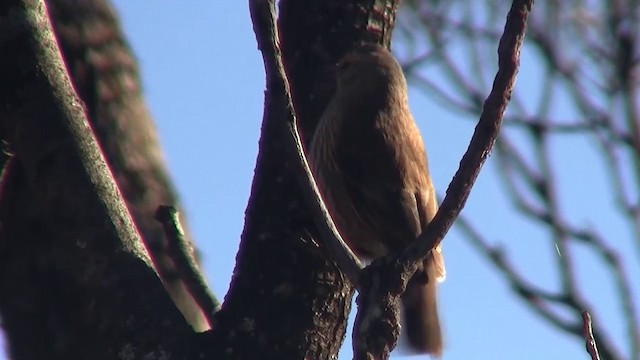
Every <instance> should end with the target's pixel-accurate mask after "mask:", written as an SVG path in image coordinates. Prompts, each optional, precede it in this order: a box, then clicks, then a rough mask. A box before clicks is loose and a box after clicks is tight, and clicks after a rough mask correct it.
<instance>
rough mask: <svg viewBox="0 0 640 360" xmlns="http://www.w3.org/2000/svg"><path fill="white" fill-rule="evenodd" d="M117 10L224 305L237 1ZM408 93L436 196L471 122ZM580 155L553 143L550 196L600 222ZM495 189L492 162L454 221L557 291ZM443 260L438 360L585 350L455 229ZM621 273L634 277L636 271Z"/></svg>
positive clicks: (254, 122)
mask: <svg viewBox="0 0 640 360" xmlns="http://www.w3.org/2000/svg"><path fill="white" fill-rule="evenodd" d="M115 5H116V8H117V9H118V10H119V12H120V15H121V20H122V25H123V27H124V30H125V32H126V34H127V37H128V39H129V41H130V43H131V45H132V47H133V50H134V52H135V54H136V55H137V58H138V60H139V64H140V67H141V70H142V78H143V84H144V91H145V95H146V99H147V101H148V105H149V107H150V109H151V112H152V114H153V116H154V118H155V120H156V122H157V127H158V130H159V132H160V137H161V140H162V143H163V146H164V149H165V154H166V158H167V161H168V164H169V167H170V169H171V173H172V175H173V179H174V182H175V184H176V187H177V189H178V191H179V192H180V195H181V198H182V201H183V204H184V206H185V207H186V209H187V214H186V215H187V217H188V222H189V225H190V228H191V231H192V233H193V234H194V236H195V239H196V240H197V242H198V245H199V248H200V250H201V251H202V255H203V264H204V268H205V269H206V273H207V276H208V279H209V282H210V284H211V286H212V288H213V290H214V292H215V293H216V294H217V295H218V296H219V297H220V298H222V297H223V296H224V294H225V292H226V291H227V289H228V286H229V281H230V278H231V273H232V270H233V266H234V259H235V255H236V252H237V249H238V244H239V238H240V233H241V231H242V226H243V222H244V210H245V207H246V204H247V199H248V195H249V190H250V185H251V181H252V177H253V170H254V166H255V158H256V155H257V146H258V138H259V130H260V123H261V119H262V104H263V90H264V73H263V67H262V62H261V57H260V53H259V51H258V50H257V48H256V43H255V38H254V35H253V32H252V26H251V22H250V19H249V13H248V8H247V2H246V1H221V0H217V1H203V0H192V1H189V2H182V3H177V2H169V1H166V2H162V1H158V2H153V3H152V2H149V1H125V0H117V1H115ZM529 55H530V54H527V53H525V54H524V62H523V67H522V69H521V75H520V78H519V80H518V84H517V86H518V89H522V88H530V87H531V88H535V87H536V86H539V85H536V77H535V76H531V75H530V76H527V73H528V72H529V73H531V72H532V71H533V70H528V68H527V66H528V65H530V66H531V67H534V66H535V65H534V62H533V61H528V60H527V57H528V56H529ZM529 60H531V59H529ZM433 76H438V74H433ZM488 90H489V89H486V93H488ZM410 98H411V100H410V101H411V106H412V110H413V114H414V117H415V118H416V121H417V123H418V125H419V126H420V128H421V129H422V133H423V138H424V140H425V143H426V147H427V151H428V154H429V165H430V169H431V173H432V176H433V179H434V183H435V185H436V189H438V192H439V193H444V190H445V189H446V187H447V185H448V183H449V181H450V179H451V177H452V176H453V174H454V172H455V170H456V169H457V167H458V163H459V160H460V157H461V156H462V154H463V153H464V151H465V150H466V146H467V144H468V140H469V139H470V137H471V134H472V131H473V126H474V123H473V122H472V121H469V120H464V119H462V118H460V117H459V116H456V115H452V114H451V113H450V112H448V109H447V108H446V107H443V106H442V104H439V103H438V102H437V101H436V100H435V99H430V98H428V97H427V96H425V95H424V94H422V93H420V92H418V91H416V90H413V89H412V90H411V91H410ZM591 148H592V146H591V145H590V144H588V143H584V141H583V140H580V139H568V140H562V141H559V142H558V144H557V145H555V147H554V149H556V150H557V156H556V157H554V160H557V161H558V162H559V163H560V164H561V167H562V169H563V171H562V173H561V174H560V175H561V177H562V179H561V180H560V184H561V185H560V187H561V190H562V191H565V190H566V191H567V193H570V194H571V195H570V196H568V197H567V199H568V200H567V203H566V204H563V206H566V207H567V209H569V211H568V212H569V213H570V214H571V216H572V219H577V221H582V222H585V221H586V222H590V221H594V222H596V223H597V222H598V221H600V220H601V219H602V216H601V214H600V213H601V212H593V211H591V209H594V208H595V209H601V208H603V207H606V208H607V209H611V208H612V205H611V203H610V201H609V200H608V199H606V198H602V199H601V198H598V197H596V196H593V191H592V189H593V188H594V187H596V186H602V183H603V182H605V178H604V176H602V175H598V174H601V173H602V171H604V168H602V169H600V170H596V171H593V167H594V166H597V165H591V164H592V163H591V162H590V161H589V159H590V157H592V156H595V155H594V154H591V155H589V154H586V155H585V159H586V160H585V161H583V162H576V161H575V160H573V158H572V157H571V154H573V152H575V151H582V152H586V153H588V152H589V151H591V152H592V153H593V151H592V150H589V149H591ZM581 172H584V173H587V174H595V175H590V176H586V177H585V176H581V177H580V178H579V180H578V178H577V176H578V175H576V174H580V173H581ZM565 175H566V176H565ZM501 186H502V185H501V183H500V182H499V181H498V180H497V177H496V172H495V164H494V162H493V161H492V159H491V158H490V159H489V161H488V162H487V164H486V166H485V168H484V170H483V172H482V174H481V176H480V178H479V179H478V182H477V185H476V187H475V188H474V190H473V192H472V195H471V197H470V199H469V201H468V204H467V207H466V208H465V210H464V213H465V214H467V216H468V217H469V218H470V219H471V220H472V221H473V222H474V223H476V224H481V225H482V227H481V229H482V231H483V232H484V233H485V234H486V235H487V236H488V237H489V238H491V239H492V240H493V241H495V243H496V244H509V245H512V246H510V247H508V254H509V256H511V257H512V260H513V261H514V262H515V263H517V264H518V266H519V268H520V269H521V273H522V274H523V276H525V277H526V278H528V279H532V280H535V281H536V283H540V284H543V285H548V286H549V287H550V288H553V287H554V286H556V285H557V284H556V283H557V280H556V277H555V275H554V273H553V270H552V269H553V266H554V265H553V264H554V262H553V258H552V256H554V252H555V249H553V248H552V247H550V246H549V243H548V242H547V241H543V240H540V241H536V239H539V238H540V239H541V238H543V237H546V236H547V234H546V232H545V231H544V230H543V229H540V228H536V227H534V226H532V225H530V224H528V223H526V222H523V221H522V220H520V219H518V218H517V217H515V216H513V215H512V214H511V213H512V212H513V211H514V210H513V209H511V208H510V207H509V206H508V203H507V202H506V197H505V195H504V194H503V193H502V192H501V191H500V188H501ZM611 211H616V210H615V209H612V210H611ZM606 213H608V211H605V214H606ZM608 219H609V218H608V217H607V216H606V215H605V217H604V220H603V221H605V224H604V225H605V228H606V229H607V231H609V230H611V231H612V233H608V232H607V233H606V234H607V235H617V231H616V230H615V229H617V228H618V227H617V224H616V223H615V220H614V219H611V220H608ZM609 225H610V226H609ZM623 236H626V235H623ZM627 237H628V236H627ZM629 248H630V247H629ZM444 251H445V257H446V261H447V281H446V282H445V283H444V284H442V286H441V287H440V289H441V292H440V311H441V314H442V315H441V316H442V321H443V324H444V330H445V334H446V337H445V352H444V359H471V358H474V359H497V360H500V359H522V360H527V359H536V360H537V359H587V358H588V355H587V354H586V353H585V351H584V344H583V343H582V342H580V341H578V340H576V339H574V338H572V337H570V336H568V335H565V334H563V333H560V332H558V331H556V330H554V329H552V328H551V327H549V326H547V325H546V324H545V323H543V322H542V321H541V320H538V319H536V317H535V315H534V314H533V313H532V312H531V311H529V310H528V309H527V308H526V307H525V306H524V305H522V304H521V303H520V302H519V301H517V300H514V298H513V296H512V293H511V292H510V290H509V288H508V286H507V285H506V283H505V282H504V281H503V280H502V278H501V277H500V276H499V275H498V274H496V273H495V272H494V271H493V270H492V269H490V268H489V266H488V265H487V264H486V263H485V261H484V260H483V259H482V258H480V257H479V256H478V255H477V254H476V253H475V252H474V250H473V249H472V248H471V247H470V246H469V245H468V244H467V243H466V242H465V241H464V240H463V239H462V238H461V237H460V233H459V232H458V231H456V230H453V231H451V232H450V233H449V235H448V236H447V237H446V239H445V242H444ZM576 251H578V252H581V251H582V250H581V249H576ZM582 253H585V252H584V251H582ZM589 256H590V255H588V254H586V253H585V255H584V256H582V257H579V259H580V261H579V262H581V263H582V264H583V265H581V266H582V267H581V269H583V270H584V271H583V272H581V273H580V274H581V275H580V277H581V278H584V279H586V280H587V282H589V281H591V280H593V279H596V281H595V283H597V285H592V286H587V287H585V291H584V292H585V297H587V298H589V299H591V300H592V303H594V304H596V305H597V306H598V309H601V310H602V313H600V314H599V315H601V316H603V317H605V318H606V321H607V323H609V324H610V326H609V328H611V330H612V331H614V332H613V335H614V337H616V336H617V337H622V336H624V328H623V326H622V323H621V321H620V313H619V305H618V304H617V303H616V302H615V301H614V300H615V297H614V293H612V292H611V291H612V286H611V285H610V280H609V278H608V277H604V276H603V275H601V274H599V273H598V272H597V271H593V270H592V269H593V268H594V264H595V260H594V259H593V257H592V256H591V258H590V257H589ZM628 267H629V268H630V269H633V272H634V274H635V278H638V275H640V274H639V273H638V268H639V267H638V264H637V263H634V264H631V263H630V264H629V266H628ZM592 282H593V281H592ZM636 291H637V289H636ZM352 318H353V316H352ZM349 331H350V330H349ZM350 337H351V336H350V333H349V334H347V338H346V341H345V345H344V347H343V350H342V351H341V353H340V359H350V358H351V344H350ZM618 343H620V342H618ZM395 358H398V359H400V358H404V357H402V356H399V355H396V356H395Z"/></svg>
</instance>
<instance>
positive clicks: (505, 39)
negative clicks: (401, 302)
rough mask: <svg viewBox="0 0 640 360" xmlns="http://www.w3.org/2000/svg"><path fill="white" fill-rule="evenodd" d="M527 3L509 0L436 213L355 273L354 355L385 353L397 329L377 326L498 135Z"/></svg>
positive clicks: (389, 315) (449, 220)
mask: <svg viewBox="0 0 640 360" xmlns="http://www.w3.org/2000/svg"><path fill="white" fill-rule="evenodd" d="M531 6H532V1H531V0H529V1H519V0H515V1H514V2H513V3H512V6H511V10H510V11H509V14H508V16H507V22H506V25H505V29H504V34H503V36H502V38H501V40H500V45H499V47H498V66H499V68H498V73H497V75H496V77H495V80H494V83H493V89H492V91H491V93H490V94H489V96H488V98H487V100H486V101H485V103H484V108H483V111H482V115H481V116H480V120H479V122H478V125H477V126H476V130H475V132H474V135H473V137H472V139H471V142H470V144H469V148H468V149H467V152H466V153H465V155H464V156H463V158H462V160H461V162H460V167H459V169H458V171H457V172H456V175H455V176H454V178H453V180H452V181H451V184H450V185H449V188H448V189H447V194H446V196H445V199H444V201H443V203H442V204H441V206H440V209H439V210H438V213H437V214H436V216H435V217H434V219H433V220H432V221H431V222H430V223H429V225H428V226H427V227H426V229H425V231H424V232H423V233H422V234H421V235H420V236H419V237H418V238H417V239H416V240H415V241H414V242H413V243H412V244H411V245H410V246H409V247H408V248H407V249H405V250H404V251H403V252H402V253H401V254H400V255H396V256H390V257H386V258H383V259H382V260H381V261H374V263H373V264H372V265H371V266H370V267H368V268H366V269H365V271H364V273H363V275H362V277H361V279H362V283H361V284H362V289H363V290H362V292H361V293H360V295H359V296H358V305H359V311H358V316H357V318H356V328H355V329H354V336H355V338H354V352H355V353H356V358H358V359H372V358H374V359H386V358H387V357H388V356H389V351H390V350H391V349H392V348H393V347H394V346H395V342H396V341H397V331H394V330H391V331H388V332H383V333H382V336H383V337H385V339H384V340H386V341H381V334H380V332H377V331H380V330H382V331H384V330H386V329H389V326H391V327H394V326H397V325H396V324H397V318H398V313H397V303H398V296H399V294H401V293H402V291H404V288H405V287H406V284H407V282H408V280H409V278H410V277H411V275H412V274H413V273H414V272H415V271H416V269H417V267H418V264H419V263H420V262H421V261H422V259H424V257H426V256H427V254H428V253H429V251H431V249H433V248H434V247H435V246H437V245H438V244H439V242H440V241H441V240H442V238H443V237H444V235H445V234H446V232H447V230H448V229H449V228H450V227H451V225H452V224H453V221H454V220H455V219H456V217H457V216H458V214H459V213H460V211H461V210H462V208H463V206H464V204H465V201H466V199H467V197H468V196H469V193H470V191H471V187H472V185H473V182H474V181H475V179H476V177H477V176H478V173H479V171H480V168H481V166H482V164H483V163H484V161H485V160H486V158H487V156H488V155H489V153H490V150H491V147H492V146H493V143H494V142H495V139H496V138H497V136H498V133H499V130H500V124H501V121H502V116H503V114H504V111H505V109H506V106H507V103H508V101H509V99H510V98H511V93H512V91H513V86H514V83H515V78H516V74H517V71H518V65H519V59H520V48H521V46H522V42H523V40H524V32H525V29H526V20H527V17H528V15H529V11H530V10H531ZM389 274H391V275H389ZM388 304H390V306H388ZM382 305H385V306H382ZM376 330H377V331H376Z"/></svg>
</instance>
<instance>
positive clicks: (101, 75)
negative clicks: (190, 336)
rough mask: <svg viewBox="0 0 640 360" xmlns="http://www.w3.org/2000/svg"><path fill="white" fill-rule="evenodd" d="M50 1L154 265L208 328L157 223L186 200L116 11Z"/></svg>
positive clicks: (90, 114) (200, 326) (74, 76)
mask: <svg viewBox="0 0 640 360" xmlns="http://www.w3.org/2000/svg"><path fill="white" fill-rule="evenodd" d="M45 2H46V4H47V7H48V10H49V16H50V20H51V23H52V25H53V30H54V32H55V34H56V39H57V40H58V46H59V47H60V51H61V53H62V57H63V59H64V61H65V64H66V67H67V71H68V73H69V76H70V77H71V81H72V84H73V87H74V89H75V90H76V93H77V94H78V97H80V99H81V100H82V101H83V103H84V105H85V111H86V115H87V118H88V120H89V123H90V124H91V128H92V130H93V133H94V136H95V137H96V140H97V141H98V144H99V145H100V149H101V150H102V152H103V155H104V157H105V159H106V161H107V164H108V166H109V169H110V170H111V173H112V175H113V177H114V179H115V181H116V184H117V185H118V189H119V190H120V193H121V194H122V197H123V198H124V201H125V204H126V206H127V209H129V212H130V213H131V217H132V218H133V221H134V223H135V225H136V228H137V229H138V231H139V232H140V236H141V237H142V240H143V241H144V244H145V247H146V248H147V250H148V251H149V254H150V256H151V260H152V261H153V265H154V267H155V268H156V271H157V272H158V274H159V275H160V278H161V279H162V282H163V284H164V285H165V288H166V289H167V291H168V292H169V295H170V296H171V298H172V299H173V301H174V302H175V303H176V306H178V308H179V309H180V311H181V312H182V313H183V315H184V316H185V318H186V319H187V321H188V322H189V323H190V324H191V326H192V327H193V328H194V329H195V330H196V331H204V330H206V329H208V328H209V326H208V324H207V322H206V319H205V318H204V316H203V314H202V312H201V311H200V308H199V307H198V306H197V304H196V303H195V302H194V299H193V298H192V297H191V295H190V294H189V292H188V291H187V289H186V286H185V284H184V283H183V282H182V280H181V279H180V278H179V276H178V274H177V271H176V269H175V267H174V264H173V262H172V260H171V258H170V256H169V255H168V244H167V242H166V239H165V237H164V232H163V230H162V227H161V226H160V224H159V223H158V222H157V221H155V220H154V214H155V212H156V209H157V208H158V206H160V205H161V204H177V205H176V206H178V208H180V206H179V204H180V201H179V199H178V196H177V194H176V192H175V191H174V189H173V184H172V182H171V178H170V176H169V172H168V169H167V167H166V165H165V160H164V156H163V152H162V149H161V146H160V141H159V139H158V135H157V131H156V128H155V124H154V122H153V119H152V116H151V114H150V113H149V110H148V108H147V105H146V102H145V99H144V97H143V93H142V85H141V79H140V76H139V70H138V64H137V62H136V59H135V56H134V54H133V52H132V50H131V49H130V47H129V44H128V43H127V41H126V39H125V37H124V34H123V33H122V30H121V26H120V23H119V21H118V17H117V13H116V11H115V9H114V8H113V6H112V5H111V4H110V2H109V0H83V1H77V0H46V1H45ZM180 210H181V211H180V212H181V214H182V225H183V229H184V230H185V233H186V234H185V236H186V238H187V240H188V241H191V237H190V236H189V235H190V234H189V231H188V230H189V229H188V227H187V226H186V225H187V223H186V221H185V216H184V214H185V211H184V210H183V209H180Z"/></svg>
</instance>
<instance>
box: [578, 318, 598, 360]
mask: <svg viewBox="0 0 640 360" xmlns="http://www.w3.org/2000/svg"><path fill="white" fill-rule="evenodd" d="M582 324H583V333H584V339H585V341H586V347H587V352H588V353H589V355H591V360H600V353H598V345H597V344H596V339H594V338H593V327H592V324H591V315H590V314H589V312H588V311H583V312H582Z"/></svg>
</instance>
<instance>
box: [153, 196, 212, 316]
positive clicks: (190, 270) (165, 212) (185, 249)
mask: <svg viewBox="0 0 640 360" xmlns="http://www.w3.org/2000/svg"><path fill="white" fill-rule="evenodd" d="M179 216H180V214H179V213H178V210H177V209H176V208H175V207H174V206H168V205H161V206H159V207H158V210H157V211H156V215H155V218H156V220H158V222H159V223H160V224H162V227H163V228H164V231H165V236H166V237H167V241H168V249H167V250H168V253H169V257H170V258H171V260H172V261H173V262H174V265H175V267H176V269H177V270H178V274H179V276H180V278H181V279H182V281H184V283H185V285H186V286H187V289H188V291H189V293H190V294H191V296H193V298H194V299H195V301H196V303H197V304H198V306H199V307H200V309H201V310H202V312H203V313H204V314H205V317H206V318H207V322H208V323H209V327H211V328H213V323H214V321H213V315H214V314H215V313H216V312H217V311H218V310H219V309H220V302H218V299H216V297H215V295H213V293H212V292H211V290H210V289H209V286H207V282H206V281H205V279H204V276H203V275H202V272H200V269H199V267H198V263H197V261H196V258H195V256H194V254H193V245H191V242H189V241H188V240H187V239H186V237H185V235H184V230H182V225H180V218H179Z"/></svg>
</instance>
